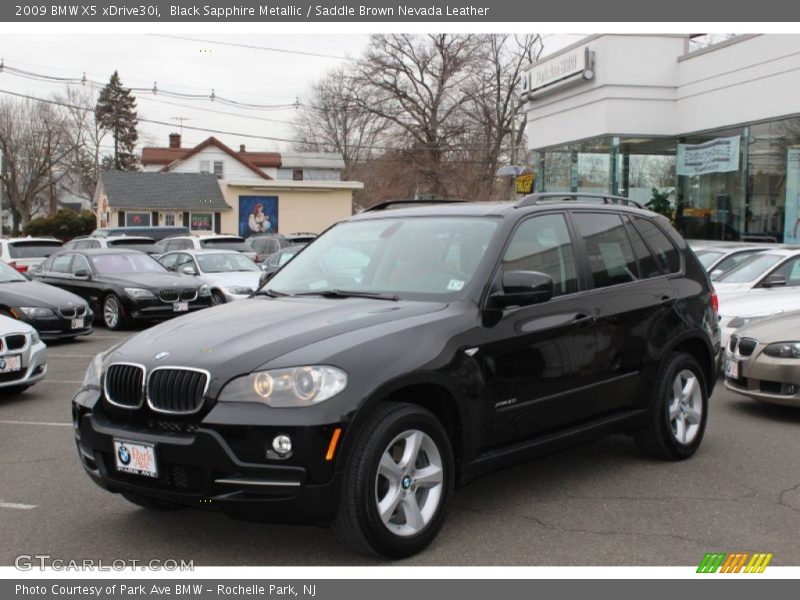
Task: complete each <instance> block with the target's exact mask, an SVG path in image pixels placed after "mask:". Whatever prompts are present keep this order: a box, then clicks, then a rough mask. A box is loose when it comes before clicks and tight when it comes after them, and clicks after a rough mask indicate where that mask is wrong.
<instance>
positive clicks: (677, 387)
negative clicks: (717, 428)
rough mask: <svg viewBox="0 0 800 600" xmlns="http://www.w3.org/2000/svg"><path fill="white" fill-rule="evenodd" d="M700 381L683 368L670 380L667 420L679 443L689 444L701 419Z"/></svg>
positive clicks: (697, 429) (698, 429)
mask: <svg viewBox="0 0 800 600" xmlns="http://www.w3.org/2000/svg"><path fill="white" fill-rule="evenodd" d="M701 385H702V383H701V382H700V380H699V379H698V378H697V376H696V375H695V374H694V373H693V372H692V371H690V370H689V369H683V370H682V371H680V372H679V373H678V374H677V375H676V376H675V379H674V381H673V382H672V390H671V396H670V402H669V422H670V426H671V428H672V435H673V436H674V437H675V439H676V440H677V441H678V442H679V443H681V444H691V443H692V442H693V441H694V439H695V437H697V433H698V431H700V424H701V423H702V421H703V391H702V390H701V389H700V386H701Z"/></svg>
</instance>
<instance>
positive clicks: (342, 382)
mask: <svg viewBox="0 0 800 600" xmlns="http://www.w3.org/2000/svg"><path fill="white" fill-rule="evenodd" d="M346 387H347V373H345V372H344V371H342V370H341V369H337V368H336V367H328V366H307V367H292V368H289V369H274V370H271V371H257V372H255V373H250V374H249V375H245V376H243V377H239V378H237V379H234V380H233V381H231V382H230V383H228V385H226V386H225V387H224V388H223V390H222V392H221V393H220V396H219V399H220V401H221V402H260V403H262V404H266V405H268V406H272V407H273V408H296V407H302V406H311V405H312V404H318V403H320V402H324V401H325V400H328V399H329V398H333V397H334V396H335V395H336V394H338V393H340V392H341V391H342V390H344V389H345V388H346Z"/></svg>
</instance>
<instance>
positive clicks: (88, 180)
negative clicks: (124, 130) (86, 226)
mask: <svg viewBox="0 0 800 600" xmlns="http://www.w3.org/2000/svg"><path fill="white" fill-rule="evenodd" d="M94 96H95V95H94V91H93V90H92V89H91V88H85V87H74V86H68V87H67V89H66V90H65V91H64V93H63V94H60V95H57V96H56V97H55V99H56V100H57V101H59V102H61V103H63V104H64V105H65V106H66V108H65V109H64V117H65V120H64V124H65V127H66V135H67V139H68V141H69V145H70V146H72V147H73V150H72V151H71V152H69V153H68V154H67V155H66V156H65V157H64V166H65V168H66V170H67V171H68V172H69V175H68V178H69V179H70V181H69V184H70V188H71V191H72V192H73V193H75V194H77V195H79V196H81V197H83V198H86V199H88V200H91V199H93V198H94V190H95V187H96V186H97V180H98V177H99V173H100V162H101V158H102V156H101V146H102V142H103V138H105V136H106V131H105V130H104V129H103V128H102V127H100V124H99V123H98V122H97V119H96V118H95V113H94V107H95V103H96V101H95V97H94Z"/></svg>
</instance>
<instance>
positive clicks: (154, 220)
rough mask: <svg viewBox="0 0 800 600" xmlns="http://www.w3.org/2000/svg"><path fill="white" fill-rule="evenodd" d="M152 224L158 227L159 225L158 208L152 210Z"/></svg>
mask: <svg viewBox="0 0 800 600" xmlns="http://www.w3.org/2000/svg"><path fill="white" fill-rule="evenodd" d="M150 225H152V226H153V227H157V226H158V211H157V210H154V211H153V212H152V216H151V218H150Z"/></svg>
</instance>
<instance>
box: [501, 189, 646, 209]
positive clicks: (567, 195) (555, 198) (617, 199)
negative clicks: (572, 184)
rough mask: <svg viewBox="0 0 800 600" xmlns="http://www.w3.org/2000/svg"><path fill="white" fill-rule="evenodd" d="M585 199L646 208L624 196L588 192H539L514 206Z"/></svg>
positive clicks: (520, 206)
mask: <svg viewBox="0 0 800 600" xmlns="http://www.w3.org/2000/svg"><path fill="white" fill-rule="evenodd" d="M584 198H588V199H590V200H595V201H599V202H602V203H603V204H621V205H623V206H633V207H634V208H645V207H644V206H643V205H642V204H641V203H640V202H635V201H634V200H630V199H629V198H624V197H622V196H613V195H611V194H597V193H586V192H539V193H536V194H530V195H528V196H525V197H524V198H522V199H521V200H519V201H518V202H517V203H516V204H514V207H515V208H522V207H523V206H535V205H537V204H544V203H546V202H581V201H582V200H583V199H584Z"/></svg>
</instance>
